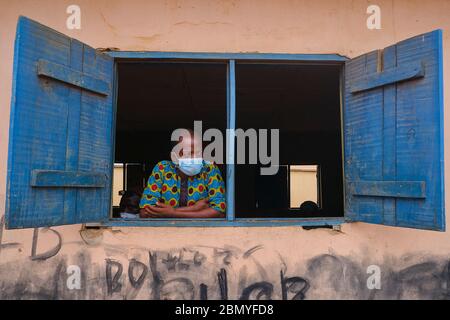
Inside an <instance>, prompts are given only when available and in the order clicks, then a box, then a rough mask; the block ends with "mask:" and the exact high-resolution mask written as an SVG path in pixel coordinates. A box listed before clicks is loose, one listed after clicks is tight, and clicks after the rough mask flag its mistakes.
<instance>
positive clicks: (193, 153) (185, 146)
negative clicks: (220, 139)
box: [178, 134, 202, 158]
mask: <svg viewBox="0 0 450 320" xmlns="http://www.w3.org/2000/svg"><path fill="white" fill-rule="evenodd" d="M178 145H179V147H180V149H181V150H180V149H179V150H180V151H179V153H178V156H179V158H202V140H201V139H200V137H198V136H197V135H194V134H189V135H186V136H183V138H182V140H181V142H180V143H179V144H178Z"/></svg>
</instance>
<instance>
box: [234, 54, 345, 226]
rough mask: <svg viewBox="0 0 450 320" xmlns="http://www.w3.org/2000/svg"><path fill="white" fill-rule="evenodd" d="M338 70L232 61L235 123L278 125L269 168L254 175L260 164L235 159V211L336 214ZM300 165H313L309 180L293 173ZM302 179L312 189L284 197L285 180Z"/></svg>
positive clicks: (288, 186)
mask: <svg viewBox="0 0 450 320" xmlns="http://www.w3.org/2000/svg"><path fill="white" fill-rule="evenodd" d="M340 72H341V66H339V65H331V64H330V65H315V64H259V63H252V64H250V63H238V64H237V65H236V127H237V128H242V129H243V130H247V129H249V128H254V129H256V130H258V129H271V128H273V129H279V130H280V158H279V165H280V166H279V170H278V173H277V174H276V175H272V176H264V175H260V167H261V166H260V165H248V164H237V165H236V178H235V179H236V180H235V211H236V217H237V218H269V217H270V218H302V217H305V218H306V217H341V216H343V180H342V179H343V178H342V141H341V116H340V92H339V90H340V89H339V87H340V85H339V83H340ZM269 136H270V135H269ZM269 150H270V148H269ZM302 166H303V168H304V169H306V168H308V169H312V168H314V167H315V168H316V171H317V175H316V179H317V180H316V184H314V183H311V179H310V177H308V178H307V177H306V175H303V177H301V178H299V177H298V176H293V174H292V172H294V169H295V168H301V167H302ZM302 179H303V181H305V183H304V184H303V187H305V185H309V188H315V191H316V196H314V193H313V192H312V193H311V192H309V193H308V192H307V190H303V191H304V192H303V193H302V196H300V197H298V199H301V203H292V202H291V200H292V198H293V197H294V196H297V195H298V193H297V194H293V193H292V192H293V190H294V189H295V187H298V185H292V183H294V184H295V183H299V182H300V181H301V180H302ZM306 180H308V181H310V182H309V183H306ZM308 194H309V196H308ZM307 197H310V198H311V199H307Z"/></svg>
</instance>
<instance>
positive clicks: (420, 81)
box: [344, 30, 445, 231]
mask: <svg viewBox="0 0 450 320" xmlns="http://www.w3.org/2000/svg"><path fill="white" fill-rule="evenodd" d="M442 81H443V76H442V31H441V30H436V31H433V32H430V33H426V34H423V35H420V36H416V37H414V38H411V39H408V40H405V41H402V42H399V43H397V44H395V45H393V46H390V47H388V48H385V49H384V50H380V51H375V52H371V53H368V54H365V55H362V56H360V57H357V58H355V59H351V60H349V61H348V62H347V63H346V65H345V101H344V170H345V213H346V216H347V217H348V219H349V220H353V221H364V222H370V223H377V224H385V225H392V226H402V227H411V228H420V229H431V230H441V231H443V230H445V216H444V173H443V169H444V163H443V159H444V154H443V143H444V141H443V118H442V114H443V94H442Z"/></svg>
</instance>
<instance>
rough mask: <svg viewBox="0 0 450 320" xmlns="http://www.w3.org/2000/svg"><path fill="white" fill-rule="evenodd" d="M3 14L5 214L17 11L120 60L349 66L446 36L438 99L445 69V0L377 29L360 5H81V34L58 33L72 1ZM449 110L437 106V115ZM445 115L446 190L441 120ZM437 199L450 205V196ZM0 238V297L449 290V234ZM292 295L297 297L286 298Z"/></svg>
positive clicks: (389, 230) (449, 23)
mask: <svg viewBox="0 0 450 320" xmlns="http://www.w3.org/2000/svg"><path fill="white" fill-rule="evenodd" d="M0 4H1V7H2V10H1V12H0V20H1V21H2V28H1V29H0V39H1V41H0V52H2V63H1V64H0V88H2V91H1V95H0V106H1V109H0V113H1V117H0V181H1V183H0V206H1V207H0V209H1V212H3V211H4V203H5V194H6V191H5V190H6V162H7V150H8V130H9V111H10V109H9V106H10V98H11V94H10V92H11V80H12V79H11V75H12V57H13V41H14V34H15V26H16V22H17V17H18V16H19V15H20V14H22V15H25V16H28V17H30V18H33V19H35V20H38V21H40V22H41V23H44V24H46V25H48V26H50V27H52V28H55V29H56V30H58V31H60V32H63V33H65V34H68V35H70V36H72V37H75V38H77V39H79V40H81V41H83V42H86V43H88V44H90V45H92V46H93V47H116V48H119V49H121V50H155V51H206V52H272V53H273V52H286V53H338V54H342V55H345V56H348V57H355V56H357V55H359V54H362V53H365V52H368V51H371V50H375V49H379V48H382V47H385V46H388V45H390V44H392V43H394V42H397V41H400V40H402V39H406V38H408V37H411V36H414V35H417V34H420V33H423V32H427V31H431V30H433V29H436V28H442V29H443V30H444V57H443V58H444V92H445V95H447V93H448V92H449V90H450V64H448V63H445V61H449V60H450V41H449V34H450V20H449V19H448V14H447V12H450V2H449V1H446V0H430V1H419V0H412V1H411V0H398V1H397V0H396V1H389V0H380V1H377V4H378V5H379V6H380V7H381V10H382V29H381V30H368V29H367V27H366V19H367V17H368V15H367V14H366V10H367V7H368V5H369V3H368V2H367V1H363V0H361V1H347V0H340V1H332V0H328V1H306V0H305V1H301V0H299V1H288V0H286V1H284V0H282V1H270V0H267V1H259V0H258V1H256V0H254V1H250V0H249V1H226V0H223V1H215V2H208V3H207V4H206V3H203V2H202V3H201V4H200V3H199V2H196V1H175V0H173V1H164V2H163V1H144V0H141V1H130V0H127V1H125V0H98V1H88V0H79V1H77V4H78V5H80V7H81V8H82V28H81V30H68V29H66V27H65V21H66V18H67V14H66V8H67V6H68V5H70V4H72V2H69V1H56V0H42V1H33V0H23V1H14V2H13V1H6V0H1V1H0ZM49 8H51V10H49ZM125 14H126V16H125ZM448 108H449V100H448V99H447V98H446V99H445V110H448ZM444 117H445V141H446V146H445V162H446V168H445V172H446V178H447V179H446V181H448V177H449V176H448V175H449V173H450V168H449V167H448V163H449V161H448V159H449V155H450V154H449V150H450V148H448V141H450V134H449V132H448V123H449V121H450V118H449V113H447V112H445V114H444ZM447 190H448V188H447ZM446 200H447V201H446V202H447V203H450V199H449V193H448V192H446ZM447 211H448V210H447ZM448 220H449V219H448V212H447V221H448ZM447 226H448V224H447ZM0 230H1V231H0V234H1V236H0V239H1V241H0V242H1V243H0V284H1V285H0V287H1V288H2V290H1V292H0V297H1V298H16V299H17V298H68V299H76V298H79V299H83V298H98V299H100V298H101V299H123V298H127V299H133V298H145V299H160V298H167V297H169V298H170V297H174V296H176V297H187V298H191V297H192V298H199V291H200V285H201V284H204V285H206V286H207V288H208V297H210V298H224V297H222V296H221V295H220V290H219V287H220V285H223V279H224V277H223V276H224V275H225V274H226V275H227V280H226V285H227V288H228V294H229V297H230V298H238V297H241V296H242V295H243V293H244V292H248V291H245V290H244V289H245V288H247V287H249V286H250V285H253V284H256V283H257V284H258V285H257V286H256V287H257V288H259V289H261V288H272V289H273V290H272V291H271V297H272V298H281V297H282V293H283V292H282V289H281V285H280V271H281V272H282V273H283V274H284V275H285V276H288V277H291V276H298V277H299V278H296V279H297V280H299V281H300V280H302V281H301V282H299V286H298V287H297V290H303V291H304V295H301V296H302V297H303V296H304V297H305V298H307V299H313V298H360V299H369V298H375V299H376V298H390V299H399V298H400V299H401V298H436V299H438V298H445V297H448V294H449V293H448V286H447V285H446V284H447V283H448V281H449V279H450V275H449V274H448V253H449V252H450V232H449V231H446V232H433V231H420V230H412V229H407V228H395V227H387V226H377V225H369V224H364V223H347V224H344V225H343V226H342V229H341V231H336V230H323V229H316V230H309V231H306V230H303V229H300V228H299V227H266V228H174V227H167V228H151V229H149V228H114V229H109V230H100V231H95V230H94V231H92V230H91V231H88V232H81V234H80V226H79V225H76V226H64V227H54V228H51V229H45V228H42V229H37V230H35V232H36V234H37V237H33V230H18V231H7V230H4V229H3V220H2V221H1V223H0ZM59 245H61V247H60V246H59ZM33 247H34V248H35V250H32V249H33ZM52 249H54V250H52ZM39 254H41V255H39ZM149 257H150V261H151V262H152V266H153V267H154V266H156V270H157V271H158V272H159V276H160V277H161V279H163V280H164V281H165V282H164V284H161V283H160V285H159V287H158V288H157V289H159V290H152V289H151V288H152V285H153V284H154V283H155V282H154V278H153V276H154V275H153V273H152V272H151V271H150V265H149ZM137 262H142V264H143V265H145V266H146V267H147V269H146V270H147V271H148V273H147V275H146V276H145V277H144V278H143V280H142V281H141V282H140V283H139V284H140V285H141V286H140V287H139V288H136V287H134V286H133V285H132V282H131V281H130V279H129V276H128V273H127V270H128V267H129V266H130V264H131V269H133V268H134V267H136V266H137V265H138V264H137ZM373 265H375V266H376V267H379V270H380V272H381V273H380V278H381V287H380V289H374V288H372V289H370V288H368V287H367V279H368V277H369V276H370V275H372V273H371V271H370V270H374V269H373V268H369V267H370V266H373ZM69 266H78V267H79V268H80V270H81V272H82V273H81V274H82V278H81V286H80V289H74V290H72V289H69V288H68V287H67V285H66V280H67V279H68V277H69V275H68V273H67V270H68V268H69ZM119 267H121V268H122V272H121V273H120V274H119V273H118V270H120V268H119ZM137 268H143V267H142V265H138V267H137ZM108 270H109V271H108ZM140 270H142V269H140ZM368 271H369V273H368ZM218 273H220V274H221V277H219V278H218V277H217V274H218ZM116 274H118V277H117V278H116V277H114V279H116V280H114V279H113V278H112V276H115V275H116ZM300 278H301V279H300ZM220 279H222V280H220ZM221 281H222V282H221ZM133 283H134V282H133ZM306 284H308V286H306ZM258 286H259V287H258ZM202 288H205V287H204V286H202ZM287 294H288V298H292V297H293V294H292V292H289V293H287ZM254 296H255V295H252V297H254ZM244 297H245V298H246V296H244Z"/></svg>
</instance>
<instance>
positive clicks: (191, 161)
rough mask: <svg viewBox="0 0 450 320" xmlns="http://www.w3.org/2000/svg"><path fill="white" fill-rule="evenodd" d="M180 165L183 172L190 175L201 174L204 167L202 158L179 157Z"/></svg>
mask: <svg viewBox="0 0 450 320" xmlns="http://www.w3.org/2000/svg"><path fill="white" fill-rule="evenodd" d="M178 167H179V168H180V170H181V172H183V173H184V174H186V175H188V176H195V175H196V174H199V173H200V171H201V170H202V167H203V159H202V158H184V159H183V158H181V159H178Z"/></svg>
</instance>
